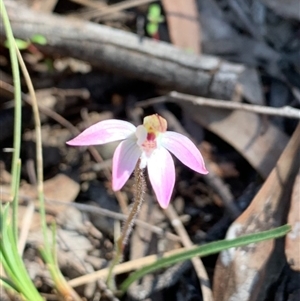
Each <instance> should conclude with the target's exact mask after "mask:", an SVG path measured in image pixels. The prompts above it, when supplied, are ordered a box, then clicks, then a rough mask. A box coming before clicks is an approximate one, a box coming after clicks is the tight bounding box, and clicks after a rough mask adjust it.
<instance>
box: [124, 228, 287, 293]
mask: <svg viewBox="0 0 300 301" xmlns="http://www.w3.org/2000/svg"><path fill="white" fill-rule="evenodd" d="M290 230H291V226H289V225H284V226H281V227H278V228H275V229H272V230H267V231H263V232H260V233H255V234H248V235H244V236H241V237H238V238H235V239H231V240H226V239H225V240H220V241H216V242H212V243H208V244H206V245H202V246H199V247H195V248H193V249H190V250H184V251H182V252H180V253H177V254H175V255H172V256H169V257H163V258H160V259H158V260H157V261H156V262H155V263H153V264H150V265H148V266H145V267H143V268H141V269H140V270H138V271H136V272H134V273H132V274H131V275H130V276H129V277H128V278H127V279H126V280H125V281H124V282H123V283H122V284H121V291H122V292H123V293H124V292H126V290H127V289H128V287H129V286H130V285H131V284H132V283H133V282H134V281H136V280H138V279H140V278H141V277H143V276H145V275H147V274H149V273H152V272H155V271H157V270H159V269H161V268H165V267H168V266H170V265H173V264H176V263H178V262H182V261H185V260H189V259H192V258H193V257H195V256H208V255H212V254H216V253H218V252H221V251H223V250H227V249H230V248H233V247H235V248H236V247H241V246H244V245H248V244H251V243H257V242H260V241H263V240H268V239H275V238H279V237H281V236H284V235H286V234H287V233H288V232H289V231H290Z"/></svg>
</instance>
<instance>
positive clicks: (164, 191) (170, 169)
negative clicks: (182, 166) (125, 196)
mask: <svg viewBox="0 0 300 301" xmlns="http://www.w3.org/2000/svg"><path fill="white" fill-rule="evenodd" d="M148 175H149V179H150V182H151V185H152V187H153V190H154V192H155V195H156V198H157V201H158V203H159V205H160V206H161V207H162V208H163V209H165V208H167V207H168V205H169V203H170V199H171V195H172V191H173V188H174V184H175V167H174V162H173V159H172V156H171V154H170V153H169V152H168V151H167V150H166V149H165V148H163V147H161V148H159V149H156V150H155V151H154V152H153V153H152V154H151V156H150V158H148Z"/></svg>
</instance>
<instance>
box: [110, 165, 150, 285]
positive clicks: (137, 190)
mask: <svg viewBox="0 0 300 301" xmlns="http://www.w3.org/2000/svg"><path fill="white" fill-rule="evenodd" d="M139 166H140V164H139V162H138V163H137V165H136V168H135V171H134V178H135V183H134V198H133V199H134V202H133V205H132V208H131V211H130V213H129V216H128V218H127V220H126V221H125V223H124V226H123V229H122V233H121V236H120V237H119V238H118V240H117V241H116V253H115V256H114V259H113V261H112V263H111V265H110V267H109V272H108V276H107V284H108V287H109V288H110V289H112V290H114V289H115V284H114V281H113V269H114V267H115V266H116V265H117V264H118V263H119V262H120V261H121V260H122V255H123V250H124V247H125V246H126V244H127V242H128V237H129V235H130V233H131V231H132V228H133V225H134V221H135V219H136V217H137V215H138V213H139V212H140V209H141V207H142V203H143V201H144V194H145V190H146V182H145V177H144V171H143V170H142V169H141V168H140V167H139Z"/></svg>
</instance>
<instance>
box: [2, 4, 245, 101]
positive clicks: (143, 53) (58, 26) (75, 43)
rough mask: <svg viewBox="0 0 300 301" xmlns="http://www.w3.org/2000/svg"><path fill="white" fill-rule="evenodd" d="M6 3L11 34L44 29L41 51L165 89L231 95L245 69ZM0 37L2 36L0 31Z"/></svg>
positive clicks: (24, 36)
mask: <svg viewBox="0 0 300 301" xmlns="http://www.w3.org/2000/svg"><path fill="white" fill-rule="evenodd" d="M5 5H6V6H7V10H8V14H9V17H10V21H11V25H12V28H13V31H14V34H15V36H16V37H17V38H20V39H24V40H27V39H29V38H30V37H31V36H33V35H34V34H37V33H38V34H41V35H43V36H44V37H45V38H46V39H47V45H46V46H43V47H42V46H37V47H40V49H41V50H42V51H43V52H45V53H46V52H48V53H50V54H51V55H53V54H58V55H60V56H61V55H63V56H70V57H75V58H78V59H81V60H85V61H88V62H89V63H90V64H92V65H94V66H97V67H99V68H101V69H102V70H106V71H110V72H115V73H117V74H119V75H120V74H121V75H126V76H130V77H133V78H137V79H141V80H144V81H148V82H151V83H155V84H158V85H159V86H161V87H164V88H167V89H170V90H172V89H176V90H178V91H181V92H184V93H190V94H194V95H205V96H209V97H213V98H223V99H231V98H233V96H234V95H235V93H236V92H237V89H236V88H237V83H238V78H239V76H240V74H241V73H242V72H243V71H245V70H246V68H245V67H244V66H242V65H238V64H233V63H229V62H225V61H223V60H221V59H219V58H217V57H213V56H196V55H192V54H189V53H187V52H185V51H182V50H180V49H177V48H176V47H173V46H172V45H170V44H167V43H164V42H158V41H154V40H151V39H148V38H143V39H141V38H140V37H138V36H137V35H135V34H132V33H128V32H125V31H121V30H117V29H114V28H110V27H107V26H103V25H99V24H95V23H91V22H86V21H81V20H77V19H72V18H67V17H61V16H58V15H54V14H47V13H43V12H40V11H34V10H30V9H28V8H26V7H25V6H22V5H20V4H19V3H16V2H15V1H7V0H6V1H5ZM0 39H1V40H2V41H3V40H4V39H5V37H4V36H3V32H2V31H0Z"/></svg>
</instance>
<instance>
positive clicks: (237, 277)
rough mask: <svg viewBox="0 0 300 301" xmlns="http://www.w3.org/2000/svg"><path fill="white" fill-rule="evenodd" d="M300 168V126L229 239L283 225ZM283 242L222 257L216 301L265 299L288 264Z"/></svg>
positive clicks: (221, 255)
mask: <svg viewBox="0 0 300 301" xmlns="http://www.w3.org/2000/svg"><path fill="white" fill-rule="evenodd" d="M299 167H300V125H299V126H298V127H297V129H296V130H295V132H294V134H293V136H292V138H291V139H290V141H289V143H288V145H287V146H286V148H285V150H284V152H283V153H282V155H281V156H280V159H279V160H278V162H277V164H276V166H275V167H274V168H273V170H272V172H271V174H270V175H269V177H268V178H267V180H266V181H265V183H264V185H263V186H262V188H261V189H260V191H259V192H258V193H257V195H256V196H255V198H254V199H253V201H252V202H251V204H250V206H249V207H248V208H247V209H246V210H245V212H244V213H243V214H242V215H241V216H240V217H238V218H237V220H236V221H235V222H234V223H233V224H232V226H231V227H230V229H229V231H228V233H227V237H228V238H235V237H237V236H240V235H242V234H248V233H255V232H259V231H263V230H267V229H271V228H273V227H276V226H279V225H281V224H282V223H283V220H285V217H286V213H287V205H288V201H289V198H290V194H291V191H292V185H293V181H294V179H295V176H296V173H297V172H298V170H299ZM283 249H284V247H283V244H282V240H278V241H275V240H268V241H264V242H261V243H257V244H251V245H248V246H246V247H241V248H233V249H230V250H228V251H224V252H222V253H221V254H220V256H219V259H218V262H217V265H216V269H215V275H214V290H213V291H214V297H215V301H223V300H224V301H228V300H230V301H235V300H236V301H240V300H243V301H260V300H264V298H265V297H266V294H267V293H268V288H269V285H270V284H271V283H273V282H274V281H276V280H277V279H278V277H279V274H280V273H281V271H282V268H283V266H284V264H285V258H284V256H283Z"/></svg>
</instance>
